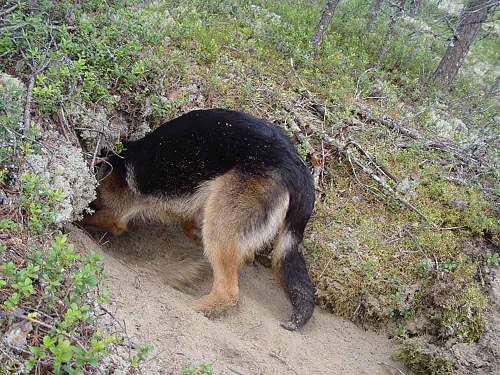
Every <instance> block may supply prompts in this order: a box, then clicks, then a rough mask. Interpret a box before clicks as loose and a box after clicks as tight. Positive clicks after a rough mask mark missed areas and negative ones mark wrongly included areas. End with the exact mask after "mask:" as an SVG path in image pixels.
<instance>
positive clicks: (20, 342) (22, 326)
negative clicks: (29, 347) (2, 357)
mask: <svg viewBox="0 0 500 375" xmlns="http://www.w3.org/2000/svg"><path fill="white" fill-rule="evenodd" d="M32 330H33V326H32V324H31V322H27V321H22V322H19V323H14V324H12V325H11V326H10V328H9V329H8V330H7V332H5V335H4V339H5V342H6V343H7V344H9V346H11V347H13V348H16V349H24V348H25V347H26V344H27V340H26V338H27V336H28V334H29V333H30V332H31V331H32Z"/></svg>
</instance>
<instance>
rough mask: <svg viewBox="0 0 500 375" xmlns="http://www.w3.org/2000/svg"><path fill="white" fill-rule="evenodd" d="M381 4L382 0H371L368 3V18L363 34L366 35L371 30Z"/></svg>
mask: <svg viewBox="0 0 500 375" xmlns="http://www.w3.org/2000/svg"><path fill="white" fill-rule="evenodd" d="M381 6H382V0H373V1H372V3H371V4H370V8H369V9H368V20H367V21H366V27H365V31H364V32H363V34H364V35H368V33H369V32H370V31H371V30H372V26H373V23H374V22H375V20H376V19H377V17H378V14H379V12H380V7H381Z"/></svg>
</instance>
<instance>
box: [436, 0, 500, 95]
mask: <svg viewBox="0 0 500 375" xmlns="http://www.w3.org/2000/svg"><path fill="white" fill-rule="evenodd" d="M498 3H499V2H498V0H472V1H471V2H470V3H469V5H468V6H467V7H466V8H465V9H464V10H463V11H462V14H461V15H460V20H459V24H458V27H457V29H456V31H455V33H454V34H453V37H452V38H451V42H450V44H449V45H448V48H447V49H446V52H445V53H444V55H443V58H442V59H441V62H440V63H439V65H438V67H437V68H436V70H435V71H434V74H433V78H434V80H435V81H438V82H441V83H442V84H443V85H444V86H449V85H450V84H451V83H452V82H453V80H454V79H455V77H456V75H457V73H458V70H459V69H460V67H461V66H462V63H463V61H464V58H465V56H466V55H467V52H469V49H470V47H471V45H472V43H474V40H475V39H476V36H477V34H478V33H479V31H480V30H481V24H482V23H483V22H484V21H485V20H486V18H487V17H488V13H489V12H490V11H491V10H493V8H495V7H496V6H497V5H498Z"/></svg>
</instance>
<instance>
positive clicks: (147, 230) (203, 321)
mask: <svg viewBox="0 0 500 375" xmlns="http://www.w3.org/2000/svg"><path fill="white" fill-rule="evenodd" d="M71 237H72V238H71V240H72V241H73V243H75V245H76V247H77V249H79V250H80V251H90V250H91V249H93V250H95V251H96V252H97V253H98V254H99V255H101V256H102V257H103V264H104V268H105V270H106V272H107V281H106V283H107V286H108V288H109V291H110V299H111V303H110V306H108V309H109V310H110V311H112V313H113V315H114V316H115V317H116V319H118V320H119V321H123V322H124V323H125V324H126V331H127V334H128V336H129V337H130V339H131V340H132V341H133V342H136V343H144V342H149V343H152V344H153V345H154V348H155V349H154V352H153V353H152V354H151V356H150V359H149V360H148V361H147V363H146V364H145V368H144V370H143V373H146V374H179V373H180V370H181V369H182V368H183V367H185V366H186V365H190V364H191V365H195V366H196V365H199V364H200V363H201V362H208V363H211V364H212V365H213V369H214V374H346V375H349V374H398V373H399V374H401V372H400V371H399V370H398V369H397V368H396V367H397V366H398V365H397V364H395V363H394V362H392V360H391V359H390V355H391V353H392V352H393V350H394V344H393V343H391V342H390V341H389V340H388V339H387V338H386V337H385V336H384V335H380V334H377V333H375V332H371V331H365V330H363V329H361V328H359V327H357V326H355V325H354V324H352V323H351V322H348V321H345V320H341V319H339V318H337V317H335V316H334V315H332V314H330V313H328V312H325V311H322V310H321V309H319V308H317V309H316V311H315V313H314V316H313V318H312V319H311V321H310V322H309V323H308V324H307V325H306V326H305V327H304V328H303V329H302V330H301V331H299V332H288V331H286V330H284V329H283V328H281V327H280V325H279V323H280V321H285V320H286V319H287V318H288V314H289V313H290V305H289V302H288V300H287V298H286V296H285V294H284V292H283V290H282V289H281V287H280V286H279V284H278V283H277V282H276V281H275V279H274V278H273V275H272V272H271V270H270V269H268V268H265V267H263V266H261V265H255V266H247V267H245V268H244V269H243V271H242V272H241V274H240V291H241V300H240V303H239V305H238V306H237V307H236V308H233V309H232V310H230V311H228V312H227V313H226V314H224V316H222V317H220V318H218V319H216V320H210V319H208V318H206V317H204V316H203V315H201V314H198V313H196V312H194V311H193V310H192V308H191V305H192V303H193V301H194V300H195V299H196V298H198V297H200V296H202V295H203V294H205V293H206V292H208V290H209V288H210V283H211V271H210V268H209V266H208V263H207V262H206V260H205V258H204V257H203V253H202V250H201V249H200V248H197V247H196V246H195V245H193V244H192V243H191V242H189V240H187V238H185V237H184V235H183V234H182V231H180V230H179V228H178V227H177V226H176V225H171V226H143V227H133V228H132V229H131V231H130V232H129V233H127V234H125V235H123V236H121V237H117V238H110V237H109V236H107V235H106V236H105V237H104V238H102V237H101V236H99V235H95V234H94V235H93V237H90V236H89V235H88V234H87V233H86V232H84V231H83V230H80V229H77V228H74V229H73V230H72V231H71Z"/></svg>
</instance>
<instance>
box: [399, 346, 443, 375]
mask: <svg viewBox="0 0 500 375" xmlns="http://www.w3.org/2000/svg"><path fill="white" fill-rule="evenodd" d="M394 357H395V358H396V359H398V360H400V361H402V362H403V363H404V364H405V366H407V367H408V368H409V369H410V370H411V371H412V372H413V373H414V374H429V375H431V374H432V375H451V374H453V365H452V363H451V361H450V360H449V359H448V358H446V357H444V356H441V355H439V354H436V353H433V352H432V351H429V350H426V349H424V348H423V347H422V346H421V345H420V344H419V343H418V342H417V341H414V340H405V341H404V342H403V344H402V345H401V347H400V348H399V349H398V350H397V351H396V352H395V353H394Z"/></svg>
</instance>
